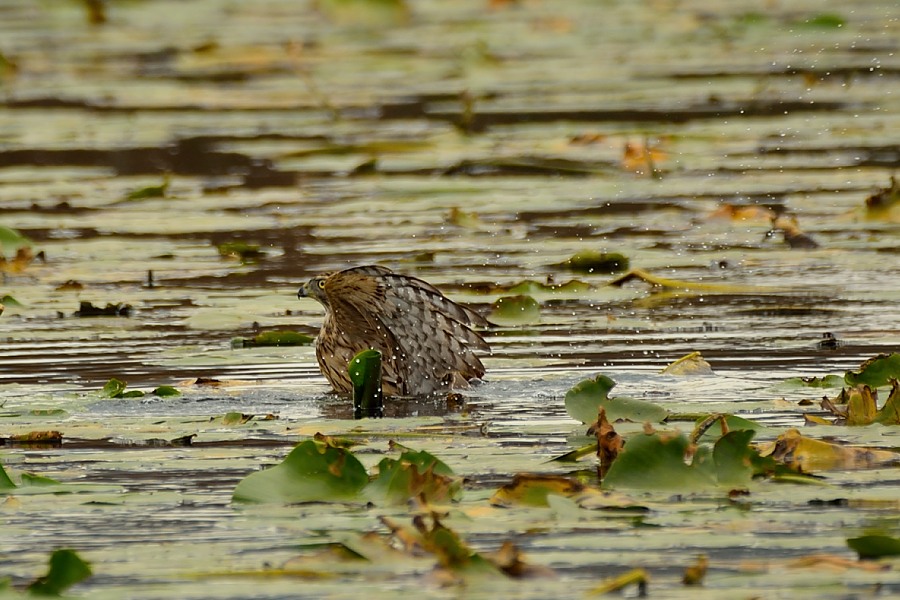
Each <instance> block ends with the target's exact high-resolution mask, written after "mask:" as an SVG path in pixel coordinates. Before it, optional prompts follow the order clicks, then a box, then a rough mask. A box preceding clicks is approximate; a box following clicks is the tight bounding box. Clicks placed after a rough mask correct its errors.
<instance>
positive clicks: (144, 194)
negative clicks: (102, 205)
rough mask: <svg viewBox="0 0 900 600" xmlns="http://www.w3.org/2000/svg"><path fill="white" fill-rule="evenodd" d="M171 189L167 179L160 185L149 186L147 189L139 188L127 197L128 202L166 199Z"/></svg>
mask: <svg viewBox="0 0 900 600" xmlns="http://www.w3.org/2000/svg"><path fill="white" fill-rule="evenodd" d="M168 189H169V180H168V179H166V180H165V181H163V182H162V183H161V184H159V185H148V186H146V187H142V188H138V189H136V190H133V191H131V192H129V193H128V195H127V196H125V199H126V200H132V201H133V200H146V199H148V198H165V197H166V192H167V191H168Z"/></svg>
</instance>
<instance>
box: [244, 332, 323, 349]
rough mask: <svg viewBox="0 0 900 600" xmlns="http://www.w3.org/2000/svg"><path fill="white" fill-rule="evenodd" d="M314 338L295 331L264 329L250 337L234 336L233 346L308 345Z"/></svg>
mask: <svg viewBox="0 0 900 600" xmlns="http://www.w3.org/2000/svg"><path fill="white" fill-rule="evenodd" d="M315 339H316V338H314V337H313V336H310V335H306V334H303V333H298V332H296V331H264V332H262V333H260V334H259V335H257V336H255V337H252V338H234V339H233V340H232V342H231V345H232V347H234V348H257V347H260V346H308V345H309V344H311V343H313V341H314V340H315Z"/></svg>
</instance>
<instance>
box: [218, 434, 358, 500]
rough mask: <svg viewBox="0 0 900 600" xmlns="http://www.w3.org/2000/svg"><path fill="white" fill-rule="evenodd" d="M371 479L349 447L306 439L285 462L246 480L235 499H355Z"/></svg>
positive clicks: (252, 475) (240, 483) (243, 480)
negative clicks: (339, 446)
mask: <svg viewBox="0 0 900 600" xmlns="http://www.w3.org/2000/svg"><path fill="white" fill-rule="evenodd" d="M368 481H369V476H368V475H367V474H366V469H365V467H363V465H362V463H360V462H359V460H357V458H356V457H355V456H353V454H352V453H350V452H349V451H348V450H345V449H344V448H336V447H334V446H331V445H329V444H327V443H325V442H317V441H314V440H306V441H305V442H302V443H301V444H299V445H298V446H297V447H296V448H294V449H293V450H292V451H291V453H290V454H288V455H287V457H286V458H285V459H284V461H283V462H282V463H281V464H279V465H276V466H274V467H272V468H270V469H266V470H265V471H260V472H258V473H252V474H250V475H248V476H247V477H245V478H244V479H242V480H241V481H240V482H239V483H238V484H237V487H236V488H235V490H234V494H233V496H232V500H233V501H234V502H268V503H281V504H294V503H300V502H338V501H345V500H353V499H356V498H357V497H358V495H359V492H360V491H361V490H362V489H363V487H364V486H365V485H366V483H368Z"/></svg>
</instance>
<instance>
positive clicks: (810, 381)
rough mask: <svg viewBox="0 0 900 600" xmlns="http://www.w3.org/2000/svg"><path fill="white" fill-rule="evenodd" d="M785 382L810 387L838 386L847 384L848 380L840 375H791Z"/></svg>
mask: <svg viewBox="0 0 900 600" xmlns="http://www.w3.org/2000/svg"><path fill="white" fill-rule="evenodd" d="M784 383H787V384H789V385H800V386H804V387H810V388H836V387H843V386H845V385H847V382H846V381H845V380H844V378H843V377H841V376H840V375H826V376H825V377H822V378H819V377H791V378H790V379H785V380H784Z"/></svg>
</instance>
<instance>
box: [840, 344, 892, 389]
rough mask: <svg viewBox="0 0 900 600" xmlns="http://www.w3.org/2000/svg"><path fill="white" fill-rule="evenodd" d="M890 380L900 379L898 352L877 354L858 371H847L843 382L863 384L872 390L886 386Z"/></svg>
mask: <svg viewBox="0 0 900 600" xmlns="http://www.w3.org/2000/svg"><path fill="white" fill-rule="evenodd" d="M891 379H900V352H894V353H893V354H890V355H888V354H879V355H878V356H875V357H872V358H870V359H869V360H867V361H866V362H864V363H863V364H862V365H860V367H859V370H858V371H847V373H846V374H845V375H844V381H846V382H847V383H848V384H849V385H858V384H860V383H864V384H866V385H869V386H872V387H873V388H876V387H880V386H882V385H885V384H887V383H888V382H889V381H890V380H891Z"/></svg>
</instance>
